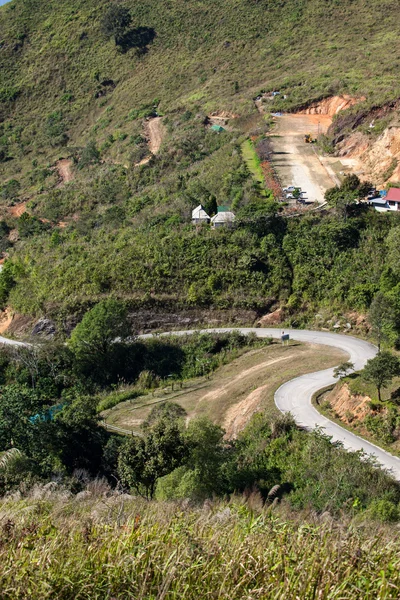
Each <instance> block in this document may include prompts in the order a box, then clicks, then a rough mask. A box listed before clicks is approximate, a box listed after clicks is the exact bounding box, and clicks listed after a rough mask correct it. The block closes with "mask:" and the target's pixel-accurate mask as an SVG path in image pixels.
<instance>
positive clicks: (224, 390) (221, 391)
mask: <svg viewBox="0 0 400 600" xmlns="http://www.w3.org/2000/svg"><path fill="white" fill-rule="evenodd" d="M289 358H293V354H290V355H289V356H282V357H281V358H275V359H274V360H267V361H266V362H263V363H261V364H259V365H255V366H254V367H251V368H250V369H245V370H244V371H242V372H241V373H240V374H239V375H237V377H234V378H233V379H232V380H231V381H230V382H229V383H227V384H226V385H223V386H222V387H220V388H218V389H216V390H213V391H212V392H209V393H208V394H206V395H205V396H203V397H202V398H200V402H204V401H207V402H209V401H211V400H212V401H215V400H220V399H221V396H223V395H225V394H228V393H229V390H230V388H233V387H236V385H237V383H238V382H239V381H240V380H241V379H243V378H245V377H248V376H249V375H254V374H256V373H258V372H259V371H263V370H264V369H265V368H266V367H269V366H270V365H273V364H275V363H277V362H280V361H282V360H287V359H289Z"/></svg>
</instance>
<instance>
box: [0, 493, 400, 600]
mask: <svg viewBox="0 0 400 600" xmlns="http://www.w3.org/2000/svg"><path fill="white" fill-rule="evenodd" d="M53 487H54V486H53ZM262 504H263V503H262V501H261V499H260V498H259V497H258V496H257V494H254V493H253V494H252V495H250V497H249V498H248V500H247V501H246V500H244V499H243V498H241V497H237V496H236V497H233V498H232V499H231V501H230V502H229V503H226V502H218V501H209V502H208V503H207V505H206V506H205V507H204V508H202V507H187V506H186V507H185V509H184V510H183V507H182V505H180V504H176V503H172V502H170V503H156V502H146V501H144V500H140V499H139V498H132V497H129V496H127V495H119V494H117V493H111V491H110V490H109V489H107V487H105V486H104V484H102V483H101V482H95V483H94V484H91V485H89V487H88V488H87V489H86V490H84V491H83V492H82V494H80V495H79V496H77V497H75V498H74V497H72V496H71V495H69V494H68V492H66V491H63V490H62V489H60V490H57V489H55V490H54V491H51V487H48V488H36V489H35V491H34V493H33V494H32V495H31V496H30V497H27V498H25V499H23V500H15V499H12V498H8V499H6V500H3V501H2V502H1V505H0V514H1V517H2V522H3V527H2V530H1V533H0V540H1V541H2V542H3V543H2V544H1V545H0V560H1V564H2V569H1V574H0V584H1V588H2V598H3V599H4V600H23V599H24V598H26V590H27V589H29V594H30V596H31V597H32V598H41V599H43V600H45V599H47V598H55V597H57V599H58V600H88V599H89V598H90V599H94V598H99V599H100V598H105V597H109V598H115V599H116V600H117V599H118V600H122V599H124V600H125V599H128V598H132V599H133V598H135V600H145V599H149V598H165V599H166V600H172V599H173V598H178V597H179V598H182V597H184V598H185V599H186V600H198V598H204V597H218V598H220V599H223V600H227V599H229V600H241V599H242V598H252V599H254V600H256V599H259V600H262V599H264V598H272V597H274V598H277V599H280V598H304V599H305V598H311V597H318V598H319V599H320V600H329V599H330V598H332V597H334V596H340V598H341V599H342V600H366V599H371V600H372V599H373V598H378V597H379V598H380V599H381V600H389V599H391V598H395V597H398V595H399V593H400V575H399V573H400V558H399V556H400V545H399V542H398V540H397V539H396V538H393V530H392V528H390V527H389V526H385V525H378V524H376V523H374V522H371V521H367V520H364V521H360V519H358V520H357V521H353V522H351V521H350V520H342V522H340V523H337V524H336V523H335V522H333V521H332V520H331V518H330V517H329V515H326V514H325V516H324V517H323V518H319V517H317V516H316V515H315V514H310V513H309V512H307V511H303V512H302V513H297V514H296V513H294V512H293V511H291V510H290V509H289V508H288V507H287V506H285V505H283V506H282V507H279V506H272V507H271V506H270V505H269V504H267V505H265V506H264V507H263V505H262ZM389 504H390V503H389ZM384 508H385V507H384V506H381V505H379V506H378V505H374V514H379V515H380V514H381V513H382V510H383V509H384ZM326 521H328V522H326ZM16 574H18V578H17V577H16ZM377 574H379V576H377ZM283 581H284V589H283V583H282V582H283Z"/></svg>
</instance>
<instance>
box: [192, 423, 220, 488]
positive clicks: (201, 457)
mask: <svg viewBox="0 0 400 600" xmlns="http://www.w3.org/2000/svg"><path fill="white" fill-rule="evenodd" d="M224 434H225V431H224V430H223V429H222V428H221V427H220V426H219V425H215V424H214V423H212V421H210V419H208V418H207V417H198V418H197V419H193V420H191V421H190V422H189V425H188V427H187V430H186V431H185V435H184V437H185V441H186V443H187V445H188V451H189V457H188V460H187V463H186V464H187V466H188V468H189V469H190V470H192V471H193V473H194V481H195V483H196V490H194V491H195V495H196V496H197V497H207V496H211V495H212V494H213V493H220V492H222V491H223V481H222V473H221V468H222V464H223V462H224V458H225V453H224Z"/></svg>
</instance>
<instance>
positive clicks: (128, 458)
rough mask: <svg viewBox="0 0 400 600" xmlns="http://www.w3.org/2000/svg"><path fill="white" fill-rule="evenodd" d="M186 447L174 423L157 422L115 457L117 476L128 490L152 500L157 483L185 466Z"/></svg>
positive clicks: (128, 440) (123, 447)
mask: <svg viewBox="0 0 400 600" xmlns="http://www.w3.org/2000/svg"><path fill="white" fill-rule="evenodd" d="M186 455H187V446H186V443H185V442H184V440H183V436H182V429H181V427H180V425H179V423H178V422H177V421H171V420H170V419H165V418H164V419H158V420H157V421H156V423H155V424H154V425H153V426H152V427H148V428H147V429H146V433H145V435H144V437H133V436H132V437H130V438H128V439H127V440H126V442H125V443H124V444H123V446H122V448H121V450H120V453H119V457H118V473H119V476H120V478H121V481H122V483H123V484H124V485H126V486H127V487H128V488H130V489H133V490H135V491H136V492H137V493H138V494H140V495H141V496H144V497H145V498H148V499H151V498H153V496H154V492H155V489H156V484H157V481H158V479H159V478H160V477H164V476H165V475H168V474H169V473H171V472H172V471H174V470H175V469H176V468H178V467H179V466H180V465H182V463H183V462H184V459H185V458H186Z"/></svg>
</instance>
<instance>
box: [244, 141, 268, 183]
mask: <svg viewBox="0 0 400 600" xmlns="http://www.w3.org/2000/svg"><path fill="white" fill-rule="evenodd" d="M241 148H242V156H243V159H244V161H245V163H246V165H247V168H248V169H249V171H250V173H251V174H252V176H253V178H254V180H255V181H256V182H257V183H259V184H260V186H261V187H262V188H264V187H265V180H264V174H263V171H262V168H261V162H260V159H259V157H258V154H257V152H256V149H255V148H254V144H253V142H252V141H251V140H246V141H245V142H243V144H242V146H241Z"/></svg>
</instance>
